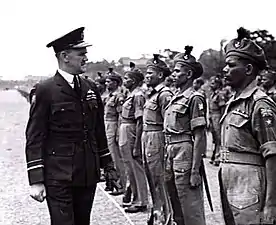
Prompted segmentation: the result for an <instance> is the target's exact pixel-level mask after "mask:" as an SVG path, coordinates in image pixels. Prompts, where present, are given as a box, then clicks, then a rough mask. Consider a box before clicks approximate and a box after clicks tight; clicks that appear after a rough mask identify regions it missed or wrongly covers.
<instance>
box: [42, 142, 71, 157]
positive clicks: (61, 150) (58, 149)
mask: <svg viewBox="0 0 276 225" xmlns="http://www.w3.org/2000/svg"><path fill="white" fill-rule="evenodd" d="M74 146H75V145H74V144H73V143H69V144H62V145H57V146H55V147H51V148H48V150H47V154H48V155H53V156H73V155H74V151H75V147H74Z"/></svg>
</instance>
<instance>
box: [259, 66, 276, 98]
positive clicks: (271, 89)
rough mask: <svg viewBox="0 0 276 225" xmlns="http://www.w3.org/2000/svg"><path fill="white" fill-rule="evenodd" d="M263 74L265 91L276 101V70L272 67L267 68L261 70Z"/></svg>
mask: <svg viewBox="0 0 276 225" xmlns="http://www.w3.org/2000/svg"><path fill="white" fill-rule="evenodd" d="M261 76H262V88H263V90H264V92H265V93H266V94H267V95H268V96H269V97H270V98H272V100H273V101H274V102H276V72H275V71H274V70H272V69H265V70H263V71H262V72H261Z"/></svg>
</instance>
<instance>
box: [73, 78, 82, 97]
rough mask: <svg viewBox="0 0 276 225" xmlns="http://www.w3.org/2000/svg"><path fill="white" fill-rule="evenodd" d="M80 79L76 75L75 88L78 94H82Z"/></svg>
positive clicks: (74, 79)
mask: <svg viewBox="0 0 276 225" xmlns="http://www.w3.org/2000/svg"><path fill="white" fill-rule="evenodd" d="M79 80H80V78H79V76H78V75H74V78H73V83H74V90H75V92H76V93H77V95H78V96H81V87H80V83H79Z"/></svg>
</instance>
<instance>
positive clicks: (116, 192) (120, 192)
mask: <svg viewBox="0 0 276 225" xmlns="http://www.w3.org/2000/svg"><path fill="white" fill-rule="evenodd" d="M122 194H124V190H123V189H118V190H116V191H112V192H111V193H110V195H113V196H117V195H122Z"/></svg>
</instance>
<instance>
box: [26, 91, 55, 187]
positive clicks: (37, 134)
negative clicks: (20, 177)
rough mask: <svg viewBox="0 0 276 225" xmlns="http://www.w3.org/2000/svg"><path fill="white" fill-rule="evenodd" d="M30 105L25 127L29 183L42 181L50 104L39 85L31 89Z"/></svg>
mask: <svg viewBox="0 0 276 225" xmlns="http://www.w3.org/2000/svg"><path fill="white" fill-rule="evenodd" d="M31 93H32V96H31V107H30V114H29V120H28V123H27V128H26V132H25V134H26V147H25V154H26V162H27V171H28V178H29V184H30V185H32V184H35V183H42V182H44V162H43V151H44V147H45V146H44V145H45V139H46V137H47V130H48V127H47V125H48V115H49V111H50V110H49V109H50V105H49V103H48V101H47V99H46V96H47V93H46V91H44V90H43V88H42V87H41V86H39V85H37V86H36V88H35V89H33V90H32V91H31Z"/></svg>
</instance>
